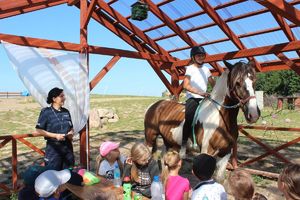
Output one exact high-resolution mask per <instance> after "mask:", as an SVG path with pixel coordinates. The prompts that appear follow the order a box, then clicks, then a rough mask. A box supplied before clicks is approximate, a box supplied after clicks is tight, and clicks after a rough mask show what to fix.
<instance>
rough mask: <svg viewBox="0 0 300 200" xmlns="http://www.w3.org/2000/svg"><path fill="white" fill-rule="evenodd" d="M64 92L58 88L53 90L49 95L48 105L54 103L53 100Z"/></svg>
mask: <svg viewBox="0 0 300 200" xmlns="http://www.w3.org/2000/svg"><path fill="white" fill-rule="evenodd" d="M63 91H64V90H63V89H60V88H57V87H55V88H52V89H51V90H50V91H49V93H48V97H47V104H51V103H53V98H55V97H58V96H59V95H60V94H61V93H62V92H63Z"/></svg>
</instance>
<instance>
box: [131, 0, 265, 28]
mask: <svg viewBox="0 0 300 200" xmlns="http://www.w3.org/2000/svg"><path fill="white" fill-rule="evenodd" d="M244 1H247V0H233V1H229V2H226V3H224V4H219V5H217V6H216V7H214V9H215V10H218V9H221V8H225V7H228V6H232V5H235V4H238V3H241V2H244ZM157 6H158V7H159V6H161V5H160V4H157ZM266 10H267V9H266ZM202 14H205V12H204V11H203V10H202V11H198V12H195V13H191V14H189V15H186V16H182V17H179V18H177V19H174V20H173V21H174V22H175V23H177V22H180V21H183V20H186V19H190V18H192V17H196V16H199V15H202ZM129 17H130V16H129ZM163 26H166V24H165V23H163V24H159V25H156V26H152V27H150V28H147V29H145V30H144V32H149V31H152V30H154V29H158V28H161V27H163Z"/></svg>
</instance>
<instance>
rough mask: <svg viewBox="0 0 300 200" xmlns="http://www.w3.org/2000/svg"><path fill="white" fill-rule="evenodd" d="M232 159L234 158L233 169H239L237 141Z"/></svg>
mask: <svg viewBox="0 0 300 200" xmlns="http://www.w3.org/2000/svg"><path fill="white" fill-rule="evenodd" d="M231 158H232V160H231V162H232V167H233V169H236V168H238V161H237V141H236V142H234V144H233V148H232V157H231Z"/></svg>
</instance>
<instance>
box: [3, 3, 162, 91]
mask: <svg viewBox="0 0 300 200" xmlns="http://www.w3.org/2000/svg"><path fill="white" fill-rule="evenodd" d="M0 33H5V34H13V35H19V36H28V37H36V38H43V39H49V40H60V41H64V42H73V43H77V44H79V43H80V40H79V9H77V8H75V7H72V6H67V5H60V6H56V7H51V8H48V9H43V10H40V11H35V12H31V13H26V14H22V15H18V16H14V17H10V18H6V19H2V20H0ZM88 34H89V35H88V43H89V44H90V45H97V46H103V47H112V48H118V49H126V50H132V51H135V50H134V49H133V48H132V47H131V46H129V45H128V44H126V43H125V42H124V41H122V40H121V39H120V38H118V37H117V36H115V35H114V34H113V33H111V32H110V31H109V30H107V29H106V28H104V27H102V26H101V25H99V24H98V23H96V22H95V21H94V20H91V21H90V23H89V25H88ZM111 58H112V57H111V56H103V55H92V54H90V66H89V67H90V74H89V76H90V80H91V79H92V78H93V77H94V76H95V75H96V74H97V73H98V71H99V70H100V69H102V68H103V67H104V66H105V65H106V64H107V62H108V61H109V60H110V59H111ZM24 90H26V88H25V86H24V85H23V83H22V82H21V81H20V79H19V77H18V75H17V74H16V72H15V71H14V70H13V68H12V66H11V65H10V63H9V60H8V57H7V55H6V53H5V51H4V48H3V46H2V44H0V91H1V92H19V91H24ZM165 90H166V88H165V86H164V84H163V83H162V82H161V81H160V79H159V77H158V76H157V75H156V73H155V72H154V71H153V69H152V68H151V66H150V65H149V64H148V62H146V61H144V60H138V59H129V58H121V59H120V60H119V61H118V62H117V64H116V65H115V66H114V67H113V68H112V69H111V71H109V72H108V73H107V74H106V76H105V77H104V78H103V79H102V80H101V81H100V83H99V84H98V85H97V86H96V87H95V88H94V89H93V91H92V93H96V94H113V95H117V94H118V95H138V96H161V94H162V92H163V91H165Z"/></svg>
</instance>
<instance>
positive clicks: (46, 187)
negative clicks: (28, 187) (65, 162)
mask: <svg viewBox="0 0 300 200" xmlns="http://www.w3.org/2000/svg"><path fill="white" fill-rule="evenodd" d="M70 178H71V172H70V170H69V169H64V170H61V171H56V170H47V171H45V172H43V173H41V174H40V175H39V176H38V177H37V178H36V180H35V183H34V188H35V191H36V193H38V194H39V197H40V198H39V200H59V199H61V198H60V194H61V192H63V187H62V186H63V184H65V183H66V182H68V181H69V180H70Z"/></svg>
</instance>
